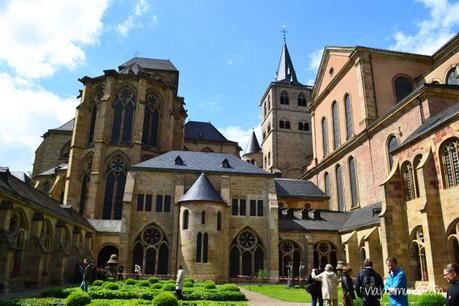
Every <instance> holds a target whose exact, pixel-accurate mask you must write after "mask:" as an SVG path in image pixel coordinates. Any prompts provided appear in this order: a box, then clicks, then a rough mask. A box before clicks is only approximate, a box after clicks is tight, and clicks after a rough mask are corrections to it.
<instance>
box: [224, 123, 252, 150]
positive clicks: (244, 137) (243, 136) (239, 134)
mask: <svg viewBox="0 0 459 306" xmlns="http://www.w3.org/2000/svg"><path fill="white" fill-rule="evenodd" d="M218 130H219V131H220V132H221V133H222V134H223V135H224V136H225V137H226V138H227V139H228V140H231V141H237V142H238V143H239V146H240V147H241V148H242V150H243V152H244V151H245V149H246V148H247V144H248V143H249V140H250V136H251V135H252V131H253V130H255V135H257V139H258V142H259V143H260V146H261V125H258V126H256V127H255V128H254V129H248V130H245V129H243V128H241V127H240V126H228V127H225V128H219V129H218Z"/></svg>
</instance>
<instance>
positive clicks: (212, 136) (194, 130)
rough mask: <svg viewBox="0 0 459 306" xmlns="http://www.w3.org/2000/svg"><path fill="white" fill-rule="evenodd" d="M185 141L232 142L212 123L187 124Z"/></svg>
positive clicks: (190, 122) (193, 122) (197, 122)
mask: <svg viewBox="0 0 459 306" xmlns="http://www.w3.org/2000/svg"><path fill="white" fill-rule="evenodd" d="M185 140H204V141H215V142H230V141H229V140H228V139H226V137H225V136H223V134H222V133H220V132H219V131H218V130H217V128H216V127H215V126H213V124H212V123H210V122H201V121H188V122H187V123H185Z"/></svg>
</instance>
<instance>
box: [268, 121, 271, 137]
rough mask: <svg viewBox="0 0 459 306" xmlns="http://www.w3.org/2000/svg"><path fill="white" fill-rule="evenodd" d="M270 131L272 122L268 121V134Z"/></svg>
mask: <svg viewBox="0 0 459 306" xmlns="http://www.w3.org/2000/svg"><path fill="white" fill-rule="evenodd" d="M269 132H271V122H270V123H268V134H269Z"/></svg>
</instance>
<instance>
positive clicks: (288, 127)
mask: <svg viewBox="0 0 459 306" xmlns="http://www.w3.org/2000/svg"><path fill="white" fill-rule="evenodd" d="M285 128H286V129H287V130H290V121H288V120H286V121H285Z"/></svg>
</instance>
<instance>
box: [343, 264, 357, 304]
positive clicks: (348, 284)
mask: <svg viewBox="0 0 459 306" xmlns="http://www.w3.org/2000/svg"><path fill="white" fill-rule="evenodd" d="M341 288H343V306H354V300H355V293H354V283H353V282H352V269H351V267H349V266H344V267H343V276H342V277H341Z"/></svg>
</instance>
